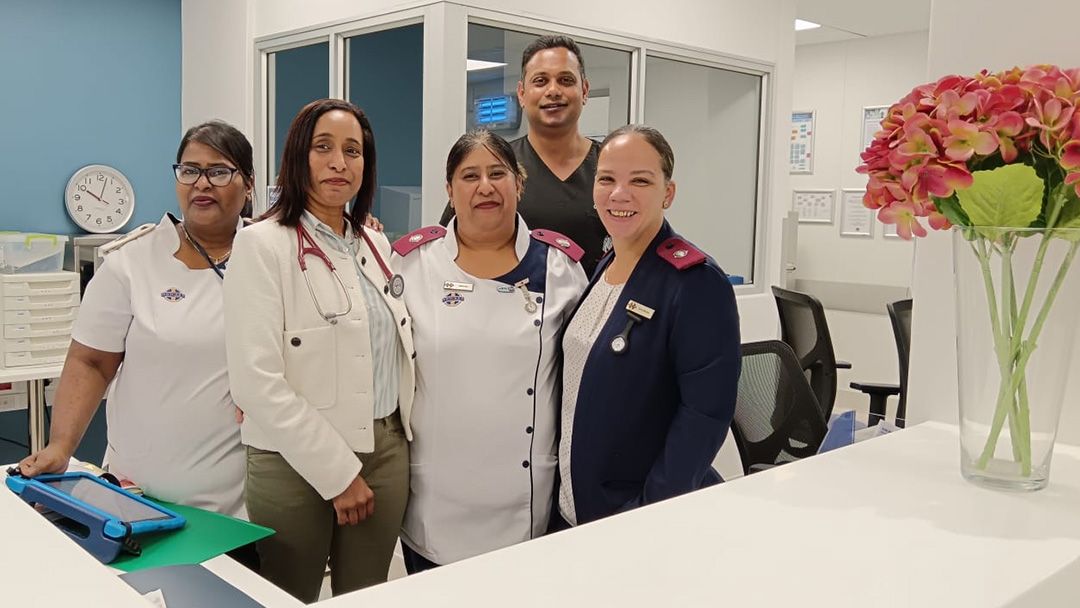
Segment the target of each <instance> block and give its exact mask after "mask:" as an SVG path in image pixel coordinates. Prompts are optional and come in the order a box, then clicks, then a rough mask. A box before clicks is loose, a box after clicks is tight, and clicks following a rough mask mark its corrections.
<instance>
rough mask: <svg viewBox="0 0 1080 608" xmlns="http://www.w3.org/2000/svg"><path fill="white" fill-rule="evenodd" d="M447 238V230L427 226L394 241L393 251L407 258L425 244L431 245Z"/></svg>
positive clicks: (440, 227)
mask: <svg viewBox="0 0 1080 608" xmlns="http://www.w3.org/2000/svg"><path fill="white" fill-rule="evenodd" d="M444 236H446V228H443V227H442V226H427V227H424V228H420V229H418V230H413V231H412V232H410V233H409V234H406V235H405V236H403V237H401V238H400V239H398V240H396V241H394V244H393V249H394V253H396V254H398V255H400V256H401V257H405V256H407V255H409V254H410V253H412V252H413V251H416V250H417V249H418V248H419V247H420V246H421V245H423V244H424V243H430V242H431V241H434V240H437V239H441V238H443V237H444Z"/></svg>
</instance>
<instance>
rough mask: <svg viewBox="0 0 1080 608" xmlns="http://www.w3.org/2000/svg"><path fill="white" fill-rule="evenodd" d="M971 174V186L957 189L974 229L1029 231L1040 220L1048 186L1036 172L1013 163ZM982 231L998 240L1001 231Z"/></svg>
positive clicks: (957, 195)
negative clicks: (1045, 186)
mask: <svg viewBox="0 0 1080 608" xmlns="http://www.w3.org/2000/svg"><path fill="white" fill-rule="evenodd" d="M971 175H972V178H973V182H972V184H971V186H970V187H968V188H964V189H963V190H957V191H956V197H957V199H958V200H959V202H960V208H961V209H963V210H964V213H966V214H967V216H968V218H970V219H971V225H972V226H977V227H1000V228H1005V227H1008V228H1026V227H1028V226H1030V225H1031V224H1032V222H1034V221H1035V220H1036V219H1038V217H1039V212H1040V211H1041V209H1042V202H1043V190H1044V185H1043V180H1042V179H1041V178H1040V177H1039V176H1038V174H1036V173H1035V169H1032V168H1031V167H1029V166H1028V165H1023V164H1012V165H1005V166H1004V167H998V168H997V169H992V170H990V171H975V172H973V173H972V174H971ZM980 232H985V233H986V236H987V237H989V238H992V239H994V238H996V237H997V236H998V235H997V232H999V231H996V230H990V231H984V230H980Z"/></svg>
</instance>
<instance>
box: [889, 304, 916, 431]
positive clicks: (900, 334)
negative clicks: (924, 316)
mask: <svg viewBox="0 0 1080 608" xmlns="http://www.w3.org/2000/svg"><path fill="white" fill-rule="evenodd" d="M886 308H888V309H889V320H891V321H892V330H893V337H895V338H896V358H897V360H899V361H900V402H899V404H898V405H897V407H896V420H897V421H898V423H900V426H903V424H902V423H903V422H904V421H905V420H906V418H907V378H908V359H909V358H910V356H911V300H910V299H907V300H898V301H896V302H891V303H890V304H888V305H887V306H886Z"/></svg>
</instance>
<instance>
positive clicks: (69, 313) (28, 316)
mask: <svg viewBox="0 0 1080 608" xmlns="http://www.w3.org/2000/svg"><path fill="white" fill-rule="evenodd" d="M78 312H79V308H78V307H73V308H45V309H42V310H5V311H4V325H12V324H15V325H22V324H27V323H29V324H31V325H36V324H38V323H62V322H65V321H67V322H71V321H74V320H75V315H77V314H78Z"/></svg>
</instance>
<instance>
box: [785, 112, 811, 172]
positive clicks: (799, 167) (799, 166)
mask: <svg viewBox="0 0 1080 608" xmlns="http://www.w3.org/2000/svg"><path fill="white" fill-rule="evenodd" d="M790 160H791V173H800V174H811V173H813V172H814V112H813V110H811V111H809V112H792V113H791V159H790Z"/></svg>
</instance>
